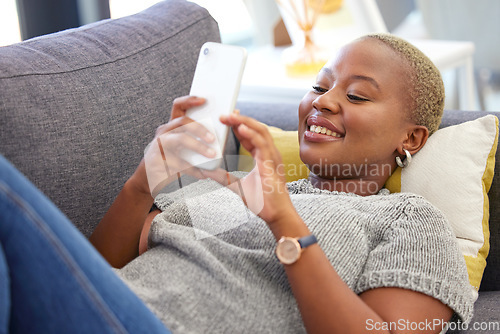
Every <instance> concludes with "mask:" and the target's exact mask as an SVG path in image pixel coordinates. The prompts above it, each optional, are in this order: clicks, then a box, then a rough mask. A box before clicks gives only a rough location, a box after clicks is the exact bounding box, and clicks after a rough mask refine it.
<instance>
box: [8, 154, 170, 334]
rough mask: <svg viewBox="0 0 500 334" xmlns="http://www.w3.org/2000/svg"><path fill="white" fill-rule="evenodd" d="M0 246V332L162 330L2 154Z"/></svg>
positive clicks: (134, 296)
mask: <svg viewBox="0 0 500 334" xmlns="http://www.w3.org/2000/svg"><path fill="white" fill-rule="evenodd" d="M0 246H1V247H0V333H168V330H167V329H165V327H164V326H163V324H162V323H161V321H160V320H158V318H157V317H156V316H154V315H153V313H152V312H151V311H150V310H149V309H148V308H147V307H146V306H145V305H144V303H143V302H142V301H141V300H140V299H139V298H138V297H137V296H136V295H135V294H134V293H133V292H131V291H130V290H129V288H128V287H127V286H126V285H125V284H124V283H123V282H122V281H121V280H120V279H119V278H118V277H117V276H116V275H115V273H114V272H113V270H112V269H111V268H110V267H109V265H108V264H107V262H106V261H105V260H104V259H103V258H102V257H101V256H100V255H99V254H98V253H97V251H96V250H95V249H94V248H93V247H92V245H90V243H89V242H88V241H87V239H86V238H85V237H84V236H83V235H82V234H81V233H80V232H79V231H78V230H77V229H76V228H75V227H74V226H73V225H72V224H71V222H70V221H69V220H68V219H67V218H66V217H65V216H64V215H63V214H62V213H61V212H60V211H59V210H58V209H57V208H56V207H55V205H53V204H52V203H51V202H50V201H49V200H48V199H47V198H46V197H45V196H44V195H43V194H42V193H41V192H39V191H38V190H37V189H36V188H35V187H34V186H33V185H32V184H31V183H30V182H29V181H28V180H27V179H26V178H25V177H24V176H22V175H21V174H20V173H19V172H18V171H17V170H15V168H14V167H13V166H12V165H10V163H8V162H7V160H5V158H3V157H2V156H0Z"/></svg>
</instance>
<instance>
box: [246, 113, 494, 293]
mask: <svg viewBox="0 0 500 334" xmlns="http://www.w3.org/2000/svg"><path fill="white" fill-rule="evenodd" d="M269 130H270V132H271V135H272V137H273V139H274V143H275V145H276V147H277V148H278V150H279V151H280V153H281V155H282V159H283V164H284V167H285V168H284V169H285V173H286V175H285V176H286V180H287V181H288V182H290V181H295V180H298V179H301V178H306V177H307V176H308V174H309V170H308V169H307V167H306V166H305V165H304V164H303V163H302V161H301V160H300V157H299V143H298V137H297V131H283V130H281V129H279V128H275V127H269ZM497 143H498V119H497V118H496V117H495V116H492V115H489V116H485V117H482V118H479V119H476V120H474V121H470V122H465V123H462V124H458V125H454V126H450V127H447V128H444V129H440V130H438V131H437V132H436V133H435V134H433V135H432V136H431V137H430V138H429V140H428V141H427V144H426V145H425V146H424V148H423V149H422V150H421V151H420V152H419V153H418V154H416V155H415V156H414V157H413V159H412V162H411V164H410V166H409V167H407V168H405V169H401V168H397V169H396V170H395V171H394V173H393V174H392V175H391V177H390V178H389V179H388V180H387V182H386V184H385V186H386V188H387V189H389V190H390V191H391V192H400V191H404V192H411V193H416V194H419V195H422V196H423V197H424V198H426V199H427V200H428V201H429V202H431V203H432V204H433V205H435V206H436V207H437V208H439V209H440V210H441V211H442V212H443V213H444V215H445V216H446V218H447V219H448V220H449V221H450V224H451V226H452V228H453V231H454V233H455V235H456V236H457V240H458V244H459V246H460V249H461V251H462V253H463V254H464V257H465V262H466V264H467V270H468V273H469V281H470V283H471V285H472V287H473V293H474V295H475V296H476V297H477V290H478V289H479V285H480V283H481V279H482V277H483V272H484V268H485V267H486V256H487V255H488V252H489V224H488V221H489V202H488V191H489V189H490V186H491V182H492V180H493V173H494V168H495V153H496V150H497ZM240 155H244V156H247V157H249V156H250V157H251V155H250V153H248V151H246V150H245V149H244V148H243V147H240ZM239 161H240V164H239V169H240V170H244V171H250V170H251V169H252V167H253V161H252V159H241V158H240V160H239Z"/></svg>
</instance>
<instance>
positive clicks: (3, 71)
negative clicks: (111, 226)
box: [0, 0, 220, 236]
mask: <svg viewBox="0 0 500 334" xmlns="http://www.w3.org/2000/svg"><path fill="white" fill-rule="evenodd" d="M206 41H215V42H217V41H220V36H219V30H218V26H217V23H216V22H215V21H214V20H213V19H212V17H211V16H210V15H209V13H208V12H207V11H206V10H205V9H203V8H201V7H199V6H197V5H196V4H194V3H191V2H188V1H184V0H169V1H165V2H161V3H159V4H157V5H155V6H153V7H151V8H149V9H147V10H145V11H143V12H141V13H138V14H136V15H133V16H130V17H124V18H120V19H115V20H104V21H101V22H98V23H94V24H90V25H87V26H83V27H80V28H77V29H72V30H67V31H63V32H60V33H56V34H51V35H46V36H42V37H39V38H35V39H32V40H28V41H25V42H22V43H19V44H14V45H11V46H6V47H2V48H0V153H1V154H3V155H4V156H5V157H6V158H7V159H9V160H10V161H11V162H12V163H13V164H14V165H15V166H16V167H17V168H18V169H20V170H21V171H22V172H23V173H24V174H25V175H27V177H28V178H29V179H30V180H31V181H32V182H34V184H35V185H36V186H38V187H39V188H40V189H41V190H42V191H43V192H44V193H45V194H46V195H48V197H49V198H51V200H52V201H53V202H54V203H55V204H56V205H57V206H58V207H59V208H60V209H61V210H62V211H63V212H64V213H65V214H66V215H67V216H68V217H69V218H70V219H71V220H72V221H73V222H74V223H75V224H76V225H77V227H78V228H79V229H80V230H81V231H82V232H83V233H84V234H85V235H87V236H88V235H90V233H91V232H92V231H93V228H94V227H95V225H96V224H97V223H98V222H99V220H100V219H101V217H102V216H103V215H104V213H105V212H106V210H107V208H108V207H109V206H110V204H111V203H112V201H113V200H114V198H115V196H116V195H117V194H118V192H119V190H120V189H121V187H122V186H123V184H124V182H125V181H126V179H127V178H128V177H129V176H130V175H131V174H132V173H133V171H134V169H135V167H136V166H137V165H138V163H139V161H140V160H141V158H142V155H143V151H144V148H145V147H146V145H147V144H148V142H149V141H150V140H151V139H152V138H153V136H154V132H155V129H156V128H157V127H158V126H159V125H160V124H162V123H164V122H166V121H168V118H169V111H170V108H171V104H172V101H173V99H174V98H176V97H178V96H182V95H187V94H188V93H189V89H190V86H191V81H192V78H193V74H194V69H195V65H196V61H197V57H198V52H199V49H200V47H201V45H202V44H203V43H205V42H206Z"/></svg>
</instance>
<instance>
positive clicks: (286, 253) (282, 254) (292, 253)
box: [276, 234, 318, 264]
mask: <svg viewBox="0 0 500 334" xmlns="http://www.w3.org/2000/svg"><path fill="white" fill-rule="evenodd" d="M317 242H318V240H317V239H316V237H315V236H314V235H313V234H311V235H308V236H307V237H302V238H300V239H299V238H290V237H281V239H280V240H279V241H278V245H277V246H276V256H277V257H278V260H280V262H281V263H283V264H292V263H294V262H296V261H297V260H298V259H299V258H300V254H301V253H302V251H303V250H304V248H306V247H308V246H311V245H313V244H315V243H317Z"/></svg>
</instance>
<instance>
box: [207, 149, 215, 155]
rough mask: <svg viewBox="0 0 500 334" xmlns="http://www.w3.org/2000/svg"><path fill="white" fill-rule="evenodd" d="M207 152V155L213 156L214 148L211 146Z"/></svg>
mask: <svg viewBox="0 0 500 334" xmlns="http://www.w3.org/2000/svg"><path fill="white" fill-rule="evenodd" d="M207 153H208V155H210V156H211V157H214V156H215V150H214V149H213V148H209V149H208V150H207Z"/></svg>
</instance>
